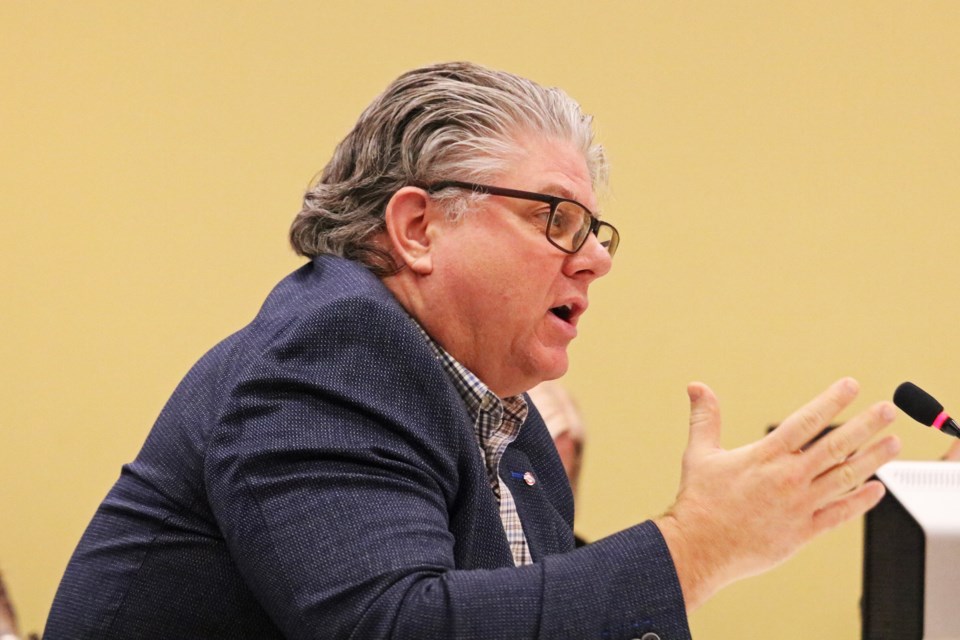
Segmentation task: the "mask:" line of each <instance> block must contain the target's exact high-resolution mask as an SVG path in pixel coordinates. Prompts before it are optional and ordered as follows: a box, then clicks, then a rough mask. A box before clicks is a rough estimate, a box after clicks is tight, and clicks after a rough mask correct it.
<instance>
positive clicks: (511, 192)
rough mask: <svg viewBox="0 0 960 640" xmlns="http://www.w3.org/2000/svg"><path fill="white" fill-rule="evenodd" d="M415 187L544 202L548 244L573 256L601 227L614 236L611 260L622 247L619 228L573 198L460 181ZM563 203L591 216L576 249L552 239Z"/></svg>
mask: <svg viewBox="0 0 960 640" xmlns="http://www.w3.org/2000/svg"><path fill="white" fill-rule="evenodd" d="M415 186H420V187H421V188H422V189H423V190H424V191H426V192H427V193H429V194H434V193H436V192H438V191H442V190H443V189H451V188H452V189H467V190H469V191H473V192H474V193H480V194H489V195H492V196H504V197H507V198H518V199H520V200H532V201H534V202H543V203H545V204H549V205H550V217H549V218H547V225H546V228H545V229H544V235H545V236H546V238H547V242H549V243H550V244H551V245H553V246H554V247H556V248H557V249H560V251H563V252H564V253H568V254H571V255H573V254H575V253H577V252H578V251H580V249H583V245H585V244H587V240H589V239H590V234H593V236H594V237H597V234H598V232H599V231H600V227H608V228H609V229H610V231H611V232H612V233H613V235H612V236H611V237H610V244H609V245H608V246H606V247H604V248H605V249H606V250H607V253H609V254H610V257H611V258H612V257H613V256H614V254H616V252H617V247H618V246H619V245H620V232H619V231H617V228H616V227H615V226H613V225H612V224H610V223H609V222H606V221H604V220H601V219H600V218H598V217H597V216H595V215H593V212H592V211H590V209H589V208H587V207H586V206H584V205H583V204H582V203H580V202H577V201H576V200H573V199H571V198H564V197H562V196H551V195H548V194H546V193H537V192H535V191H520V190H518V189H507V188H506V187H494V186H492V185H488V184H478V183H476V182H461V181H460V180H442V181H440V182H434V183H433V184H429V185H423V186H421V185H415ZM563 202H569V203H571V204H575V205H577V206H578V207H580V208H581V209H583V210H584V211H586V212H587V215H588V216H590V232H589V233H587V234H584V236H583V240H581V241H580V245H579V246H578V247H576V248H575V249H567V248H566V247H563V246H560V245H559V244H558V243H557V242H555V241H554V239H553V238H551V237H550V228H551V225H552V223H553V216H554V214H555V213H556V212H557V207H559V206H560V204H561V203H563ZM611 247H612V248H611Z"/></svg>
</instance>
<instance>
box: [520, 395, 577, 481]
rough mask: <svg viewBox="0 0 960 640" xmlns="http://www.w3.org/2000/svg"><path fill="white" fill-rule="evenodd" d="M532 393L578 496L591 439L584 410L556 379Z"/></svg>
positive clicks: (534, 402)
mask: <svg viewBox="0 0 960 640" xmlns="http://www.w3.org/2000/svg"><path fill="white" fill-rule="evenodd" d="M529 394H530V399H531V400H533V404H534V405H536V407H537V410H538V411H539V412H540V415H541V417H543V421H544V422H545V423H546V425H547V430H548V431H549V432H550V437H551V438H553V443H554V444H555V445H556V446H557V453H559V454H560V460H561V461H562V462H563V469H564V471H566V472H567V478H569V479H570V488H571V489H573V493H574V496H576V494H577V484H578V483H579V480H580V468H581V465H582V463H583V449H584V446H585V445H586V439H587V430H586V425H585V424H584V422H583V416H582V415H581V414H580V409H579V407H578V406H577V403H576V401H575V400H574V399H573V396H572V395H571V394H570V392H569V391H567V388H566V387H564V386H563V384H561V383H560V382H558V381H556V380H549V381H547V382H542V383H540V384H538V385H537V386H535V387H534V388H533V389H531V390H530V391H529Z"/></svg>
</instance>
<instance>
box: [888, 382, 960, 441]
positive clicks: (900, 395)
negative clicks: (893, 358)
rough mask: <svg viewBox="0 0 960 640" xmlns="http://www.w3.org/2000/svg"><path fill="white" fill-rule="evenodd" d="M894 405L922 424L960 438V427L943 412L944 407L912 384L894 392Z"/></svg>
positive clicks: (904, 384) (898, 388) (901, 386)
mask: <svg viewBox="0 0 960 640" xmlns="http://www.w3.org/2000/svg"><path fill="white" fill-rule="evenodd" d="M893 404H895V405H897V406H898V407H900V409H901V410H902V411H903V412H904V413H905V414H907V415H908V416H910V417H911V418H913V419H914V420H916V421H917V422H919V423H920V424H925V425H927V426H928V427H933V428H934V429H938V430H940V431H942V432H943V433H946V434H948V435H951V436H953V437H954V438H960V426H957V423H956V422H954V420H953V418H951V417H950V416H949V415H948V414H947V412H946V411H944V410H943V405H942V404H940V403H939V402H937V400H936V398H934V397H933V396H932V395H930V394H929V393H927V392H926V391H924V390H923V389H921V388H920V387H918V386H917V385H915V384H913V383H912V382H904V383H903V384H901V385H900V386H899V387H897V390H896V391H894V392H893Z"/></svg>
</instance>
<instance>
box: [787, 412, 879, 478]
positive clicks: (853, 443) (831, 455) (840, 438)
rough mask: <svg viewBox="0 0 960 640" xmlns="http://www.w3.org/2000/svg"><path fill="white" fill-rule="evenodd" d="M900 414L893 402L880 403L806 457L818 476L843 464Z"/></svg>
mask: <svg viewBox="0 0 960 640" xmlns="http://www.w3.org/2000/svg"><path fill="white" fill-rule="evenodd" d="M896 417H897V412H896V409H894V408H893V405H892V404H890V403H889V402H878V403H877V404H875V405H873V406H872V407H870V408H869V409H867V410H866V411H864V412H863V413H860V414H858V415H857V416H856V417H854V418H852V419H851V420H849V421H848V422H847V423H846V424H844V425H843V426H842V427H838V428H836V429H834V430H833V431H831V432H830V433H829V434H827V435H826V436H824V437H823V438H821V439H820V440H818V441H817V442H816V443H814V444H813V445H812V446H811V447H810V448H809V449H807V451H806V452H807V453H808V454H809V455H808V456H806V457H805V458H804V460H805V461H806V463H807V465H808V468H809V469H810V471H811V472H813V473H814V475H819V474H821V473H823V472H825V471H826V470H827V469H830V468H832V467H835V466H837V465H839V464H842V463H843V462H844V461H845V460H846V459H847V458H849V457H850V456H851V455H853V454H854V453H855V452H856V451H857V449H859V448H860V447H861V446H862V445H863V444H864V443H865V442H867V441H868V440H870V439H871V438H872V437H873V436H875V435H876V434H877V433H878V432H879V431H880V430H881V429H883V428H884V427H886V426H887V425H889V424H890V423H891V422H893V420H894V418H896Z"/></svg>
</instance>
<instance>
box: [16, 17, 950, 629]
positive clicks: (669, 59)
mask: <svg viewBox="0 0 960 640" xmlns="http://www.w3.org/2000/svg"><path fill="white" fill-rule="evenodd" d="M958 34H960V4H958V3H956V2H953V1H940V2H937V1H933V0H927V1H925V2H922V3H918V2H906V1H904V2H893V1H889V0H878V1H872V2H840V3H838V2H836V1H835V0H813V1H804V2H765V1H759V0H758V1H754V2H732V1H701V2H673V1H649V0H648V1H643V2H641V1H639V0H635V1H633V2H594V3H590V4H589V5H588V3H585V2H584V3H581V2H573V1H570V0H562V1H556V0H555V1H553V2H527V3H514V2H487V3H456V4H454V3H449V2H438V1H433V0H430V1H428V0H423V1H420V2H409V3H385V2H384V3H373V2H360V3H345V2H342V3H341V2H337V3H334V2H322V1H311V2H260V1H251V0H236V1H233V0H231V1H226V0H224V1H219V2H216V1H209V2H195V1H186V0H162V1H160V0H154V1H141V2H120V1H113V2H106V1H97V0H88V1H85V2H50V1H46V2H43V1H40V0H35V1H27V0H6V1H3V2H0V215H2V222H0V261H2V262H0V266H2V278H0V287H2V289H0V301H2V303H0V304H2V313H0V336H2V337H0V363H2V364H0V366H2V379H0V406H2V412H0V426H2V428H0V462H2V464H0V508H2V510H3V511H2V514H0V522H2V526H0V567H2V569H3V572H4V575H5V576H6V578H7V579H8V581H9V583H10V585H11V587H12V589H13V596H14V598H15V600H16V602H17V604H18V605H19V609H20V612H21V616H22V618H23V622H24V626H25V627H26V628H28V629H39V628H40V627H41V626H42V624H43V621H44V618H45V616H46V612H47V608H48V606H49V603H50V600H51V598H52V597H53V593H54V590H55V588H56V585H57V582H58V579H59V576H60V574H61V572H62V570H63V567H64V565H65V564H66V562H67V559H68V557H69V554H70V553H71V551H72V549H73V546H74V545H75V544H76V542H77V539H78V538H79V536H80V534H81V532H82V531H83V529H84V527H85V525H86V523H87V521H88V519H89V518H90V516H91V514H92V512H93V510H94V509H95V507H96V505H97V504H98V502H99V501H100V499H101V498H102V496H103V495H104V493H105V492H106V491H107V489H108V488H109V486H110V485H111V483H112V482H113V480H114V479H115V478H116V476H117V474H118V472H119V467H120V465H121V464H122V463H124V462H125V461H128V460H130V459H131V458H132V457H133V456H134V455H135V454H136V452H137V450H138V448H139V445H140V443H141V442H142V441H143V438H144V436H145V435H146V433H147V430H148V429H149V427H150V425H151V423H152V421H153V419H154V418H155V416H156V414H157V413H158V411H159V410H160V408H161V406H162V404H163V403H164V402H165V401H166V399H167V397H168V395H169V393H170V392H171V391H172V389H173V388H174V386H175V385H176V383H177V382H178V381H179V379H180V377H181V376H182V375H183V374H184V373H185V372H186V370H187V369H188V367H189V366H190V365H191V364H192V363H193V362H194V361H195V360H196V359H197V358H198V357H199V356H200V355H201V354H202V353H203V352H204V351H205V350H206V349H207V348H209V347H210V346H212V345H213V343H214V342H215V341H217V340H218V339H220V338H221V337H223V336H225V335H226V334H228V333H230V332H231V331H233V330H235V329H237V328H239V327H240V326H242V325H243V324H244V323H245V322H246V321H247V320H248V319H249V318H250V317H251V316H252V315H253V314H254V312H255V311H256V309H257V308H258V306H259V304H260V302H261V300H262V299H263V297H264V296H265V294H266V293H267V291H268V290H269V288H270V287H271V285H272V284H273V283H274V282H275V281H276V280H278V279H279V278H280V277H281V276H283V275H284V274H285V273H286V272H288V271H289V270H291V269H293V268H294V267H295V266H296V265H297V264H298V262H299V261H298V260H297V259H296V258H295V257H294V256H293V255H292V253H291V252H290V251H289V250H288V249H287V247H286V240H285V234H286V229H287V225H288V223H289V221H290V219H291V217H292V216H293V214H294V213H295V212H296V211H297V209H298V206H299V198H300V195H301V192H302V189H303V187H304V186H305V185H306V183H307V182H308V180H309V179H310V177H311V176H312V175H313V174H314V172H316V171H317V170H318V169H320V168H321V167H322V166H323V164H324V163H325V162H326V160H327V158H328V157H329V155H330V153H331V150H332V148H333V146H334V144H335V143H336V142H337V141H338V140H339V139H340V138H341V137H342V136H343V134H344V133H345V132H346V131H347V129H348V128H349V127H350V125H351V124H352V122H353V120H354V119H355V118H356V116H357V115H358V114H359V112H360V110H361V109H362V108H363V107H364V106H365V105H366V104H367V103H368V102H369V100H370V99H371V98H372V97H373V96H374V95H375V94H376V93H377V92H378V91H380V90H381V89H382V88H383V87H384V86H385V85H386V83H387V82H388V81H389V80H391V79H392V78H393V77H395V76H396V75H397V74H399V73H400V72H402V71H404V70H406V69H408V68H411V67H414V66H417V65H421V64H423V63H427V62H433V61H440V60H449V59H470V60H474V61H477V62H481V63H485V64H488V65H491V66H495V67H500V68H506V69H509V70H512V71H515V72H517V73H520V74H524V75H528V76H530V77H532V78H535V79H537V80H539V81H541V82H543V83H545V84H556V85H560V86H563V87H565V88H566V89H567V90H568V91H570V93H572V94H573V95H574V96H575V97H577V98H578V99H579V100H580V101H581V102H582V104H583V105H584V106H585V108H586V109H587V110H588V111H590V112H592V113H594V114H595V115H596V117H597V121H598V125H599V130H600V136H601V138H602V141H603V142H604V143H605V144H606V146H607V149H608V152H609V155H610V157H611V159H612V162H613V169H614V172H613V180H612V187H613V189H612V194H611V196H610V197H609V198H608V199H607V201H606V203H605V210H606V215H607V217H608V218H609V219H610V220H612V221H614V222H615V223H616V224H617V225H618V226H619V228H620V229H621V233H622V236H623V242H622V244H621V252H620V253H619V254H618V256H617V261H616V267H615V269H614V272H613V273H612V275H610V276H609V277H608V278H607V279H606V280H605V281H602V282H600V283H598V284H597V285H596V286H595V287H594V296H593V300H592V303H593V304H592V306H591V312H590V313H589V314H588V316H587V317H586V318H585V321H584V322H583V324H582V331H581V337H580V339H579V341H578V342H577V343H576V344H575V346H574V348H573V369H572V371H571V373H570V374H569V376H568V382H569V385H570V386H571V388H572V389H573V390H574V391H575V393H576V394H577V395H578V397H579V399H580V402H581V404H582V405H583V407H584V410H585V412H586V414H587V417H588V420H589V423H590V427H591V439H590V443H589V447H588V459H587V462H586V470H585V473H586V476H585V478H584V482H583V487H582V495H581V498H582V501H581V513H580V519H579V523H580V524H579V529H580V530H581V531H582V532H583V533H584V534H586V535H587V536H589V537H593V538H596V537H600V536H603V535H605V534H607V533H611V532H613V531H615V530H617V529H619V528H622V527H625V526H627V525H629V524H632V523H634V522H636V521H638V520H640V519H643V518H644V517H646V516H649V515H654V514H656V513H658V512H660V511H661V510H663V509H664V508H665V507H666V506H668V505H669V503H670V501H671V499H672V497H673V495H674V492H675V487H676V484H677V480H678V469H679V458H680V455H681V452H682V449H683V446H684V444H685V441H686V412H687V406H686V397H685V394H684V388H685V384H686V383H687V382H688V381H689V380H691V379H702V380H705V381H707V382H708V383H710V384H711V385H713V387H714V388H715V389H716V390H717V392H718V393H719V394H720V397H721V401H722V403H723V407H724V409H725V422H726V430H725V435H724V442H725V444H726V445H728V446H735V445H739V444H743V443H746V442H749V441H751V440H753V439H755V438H757V437H758V436H760V435H761V434H762V433H763V431H764V427H765V425H767V424H768V423H770V422H774V421H776V420H779V419H780V418H782V417H783V416H784V415H785V414H786V413H787V412H789V411H790V410H792V409H793V408H794V407H795V406H797V405H798V404H800V403H801V402H803V401H805V400H806V399H807V398H808V397H810V396H812V395H813V394H814V393H816V392H817V391H818V390H819V389H821V388H822V387H823V386H825V385H826V384H828V383H829V382H830V381H832V380H833V379H835V378H837V377H839V376H841V375H845V374H850V375H853V376H856V377H857V378H859V380H860V381H861V383H862V386H863V394H862V400H860V401H858V402H857V405H856V406H857V407H858V408H862V407H864V406H866V405H867V404H868V403H869V402H872V401H874V400H876V399H879V398H885V397H889V396H890V394H891V392H892V390H893V388H894V387H895V386H896V385H897V384H898V383H899V382H900V381H902V380H904V379H913V380H915V381H917V382H918V383H919V384H921V385H925V386H927V387H929V388H930V390H931V391H934V392H935V393H937V394H938V395H939V396H940V397H941V399H942V400H943V401H944V403H945V404H947V406H952V407H960V374H958V372H957V365H956V358H957V357H958V352H960V345H958V344H957V342H958V341H957V339H956V338H957V325H958V317H960V303H958V300H957V295H956V289H955V287H956V283H957V282H958V277H957V276H958V273H957V270H958V267H957V266H956V258H955V257H954V256H953V253H952V252H953V249H954V244H955V239H956V238H957V237H958V236H960V215H958V211H957V209H958V203H960V181H958V180H957V169H958V166H960V37H958ZM954 410H955V411H960V409H954ZM893 429H894V430H895V431H896V432H898V433H899V434H900V435H901V436H902V438H903V440H904V442H905V457H914V458H929V457H933V456H936V455H938V454H939V453H940V452H941V450H942V449H944V448H945V447H946V444H947V443H946V442H945V440H944V439H943V438H942V436H939V435H938V434H934V433H930V432H927V431H924V430H922V429H920V428H919V427H916V426H914V425H913V424H911V423H910V422H909V420H907V419H905V418H902V419H901V420H899V421H898V423H897V424H896V425H895V426H894V427H893ZM860 535H861V533H860V529H859V526H858V525H856V524H853V525H850V526H847V527H845V528H843V529H841V530H838V531H835V532H832V533H830V534H829V535H827V536H825V537H823V538H821V539H818V540H817V541H816V542H814V543H813V544H812V545H810V546H809V547H807V548H806V549H805V550H804V551H803V552H801V553H800V554H799V556H797V557H796V558H794V559H793V560H792V561H791V562H789V563H788V564H786V565H785V566H783V567H781V568H778V569H777V570H776V571H774V572H772V573H770V574H768V575H766V576H763V577H760V578H754V579H750V580H747V581H744V582H741V583H739V584H737V585H735V586H734V587H732V588H730V589H728V590H727V591H726V592H724V593H723V594H722V595H720V596H719V597H717V598H716V599H715V600H713V601H712V602H710V603H709V604H708V605H707V606H706V607H705V608H703V609H702V610H701V611H699V612H697V613H696V614H695V615H694V616H693V619H692V624H693V628H694V632H695V635H696V636H697V637H699V638H715V639H723V638H743V637H751V638H781V639H791V638H796V639H800V638H804V639H806V638H811V637H813V638H853V637H857V634H858V628H859V627H858V624H859V623H858V614H857V600H858V597H859V590H860V587H859V580H860V573H859V572H860V553H861V549H860Z"/></svg>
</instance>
